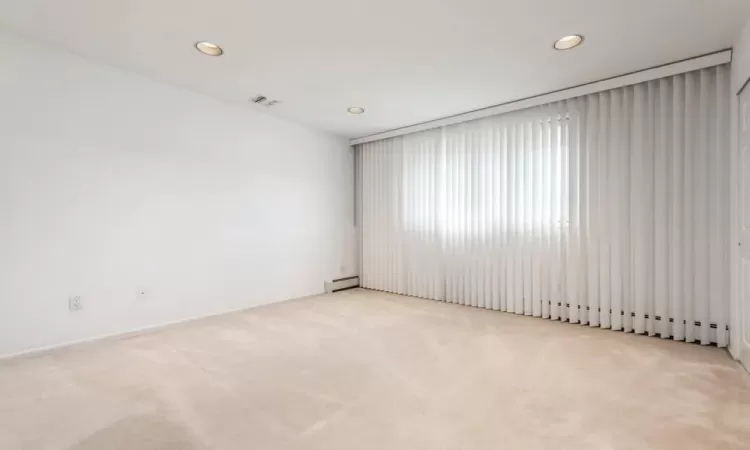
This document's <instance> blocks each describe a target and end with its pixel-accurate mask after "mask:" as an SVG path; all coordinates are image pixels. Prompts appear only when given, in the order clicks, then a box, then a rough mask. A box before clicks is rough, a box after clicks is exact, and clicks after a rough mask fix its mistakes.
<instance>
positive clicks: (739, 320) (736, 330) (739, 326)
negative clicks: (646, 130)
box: [729, 20, 750, 367]
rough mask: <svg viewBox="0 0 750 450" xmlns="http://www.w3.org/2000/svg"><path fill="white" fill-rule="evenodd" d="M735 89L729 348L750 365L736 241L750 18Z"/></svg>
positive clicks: (741, 38) (739, 49)
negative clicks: (741, 110)
mask: <svg viewBox="0 0 750 450" xmlns="http://www.w3.org/2000/svg"><path fill="white" fill-rule="evenodd" d="M731 70H732V91H731V101H732V103H731V108H732V131H731V133H732V161H733V163H732V184H733V188H732V199H731V201H732V205H734V208H732V230H731V239H730V244H731V246H732V308H731V321H730V323H731V325H730V328H731V332H730V342H729V351H730V352H731V353H732V355H733V356H734V357H735V358H737V359H740V360H742V361H743V363H744V364H745V366H746V367H750V347H748V346H747V345H746V343H745V340H744V339H743V335H742V333H743V330H744V329H745V327H750V323H745V321H744V320H743V315H744V311H747V310H748V308H749V307H750V305H746V306H744V307H743V305H741V304H740V302H747V301H748V300H747V299H741V298H740V290H739V287H740V286H739V283H741V282H742V280H740V272H739V248H738V247H737V245H736V243H737V242H738V240H739V235H738V228H739V227H738V225H739V220H740V219H739V212H740V211H741V209H740V204H739V197H738V194H739V188H740V182H739V176H740V175H739V170H738V168H739V166H740V161H739V141H738V139H739V102H738V99H737V96H736V94H738V93H739V91H740V89H742V87H743V85H744V84H745V82H746V81H747V80H748V78H750V20H748V22H747V23H746V24H745V27H744V28H743V30H742V32H741V33H740V34H739V35H738V36H737V40H736V42H735V45H734V47H733V49H732V69H731Z"/></svg>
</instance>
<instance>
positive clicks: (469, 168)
mask: <svg viewBox="0 0 750 450" xmlns="http://www.w3.org/2000/svg"><path fill="white" fill-rule="evenodd" d="M729 98H730V94H729V69H728V67H727V66H726V65H722V66H717V67H713V68H708V69H703V70H700V71H695V72H690V73H686V74H682V75H677V76H673V77H669V78H664V79H660V80H655V81H649V82H645V83H641V84H636V85H633V86H628V87H624V88H620V89H616V90H611V91H606V92H601V93H596V94H592V95H588V96H584V97H580V98H575V99H571V100H567V101H563V102H559V103H554V104H549V105H545V106H541V107H536V108H531V109H527V110H523V111H517V112H513V113H508V114H503V115H499V116H495V117H491V118H487V119H481V120H477V121H472V122H466V123H462V124H459V125H452V126H447V127H443V128H438V129H434V130H429V131H425V132H419V133H414V134H411V135H407V136H403V137H397V138H392V139H386V140H381V141H376V142H371V143H366V144H362V145H359V146H357V195H358V202H357V203H358V224H359V229H360V234H361V236H360V240H361V248H362V253H361V283H362V286H364V287H367V288H372V289H377V290H382V291H388V292H394V293H399V294H406V295H412V296H418V297H425V298H429V299H434V300H443V301H447V302H451V303H459V304H465V305H471V306H476V307H480V308H489V309H495V310H500V311H508V312H513V313H516V314H526V315H532V316H536V317H544V318H550V319H553V320H558V319H559V320H564V321H570V322H572V323H581V324H587V325H590V326H601V327H604V328H612V329H614V330H625V331H634V332H636V333H646V334H649V335H661V336H662V337H663V338H673V339H676V340H685V341H687V342H694V341H698V342H700V343H702V344H709V343H712V342H715V343H717V344H718V345H719V346H726V345H727V343H728V332H727V317H728V311H729V245H730V243H729V157H730V156H729V155H730V154H729V145H730V143H729Z"/></svg>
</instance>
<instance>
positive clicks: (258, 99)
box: [250, 94, 281, 106]
mask: <svg viewBox="0 0 750 450" xmlns="http://www.w3.org/2000/svg"><path fill="white" fill-rule="evenodd" d="M250 101H251V102H253V103H256V104H258V105H264V106H273V105H278V104H279V103H281V102H280V101H279V100H269V99H268V97H266V96H265V95H260V94H258V95H256V96H255V97H252V98H251V99H250Z"/></svg>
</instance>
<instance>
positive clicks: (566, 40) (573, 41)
mask: <svg viewBox="0 0 750 450" xmlns="http://www.w3.org/2000/svg"><path fill="white" fill-rule="evenodd" d="M581 42H583V36H580V35H578V34H573V35H571V36H565V37H561V38H560V39H558V40H557V41H556V42H555V50H570V49H571V48H574V47H578V46H579V45H581Z"/></svg>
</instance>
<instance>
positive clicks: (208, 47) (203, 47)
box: [195, 41, 224, 56]
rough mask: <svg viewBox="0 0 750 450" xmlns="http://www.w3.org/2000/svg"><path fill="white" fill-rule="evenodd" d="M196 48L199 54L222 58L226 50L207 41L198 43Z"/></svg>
mask: <svg viewBox="0 0 750 450" xmlns="http://www.w3.org/2000/svg"><path fill="white" fill-rule="evenodd" d="M195 48H197V49H198V51H199V52H201V53H203V54H204V55H208V56H221V54H222V53H224V50H222V49H221V47H219V46H218V45H216V44H212V43H210V42H206V41H201V42H196V43H195Z"/></svg>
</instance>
